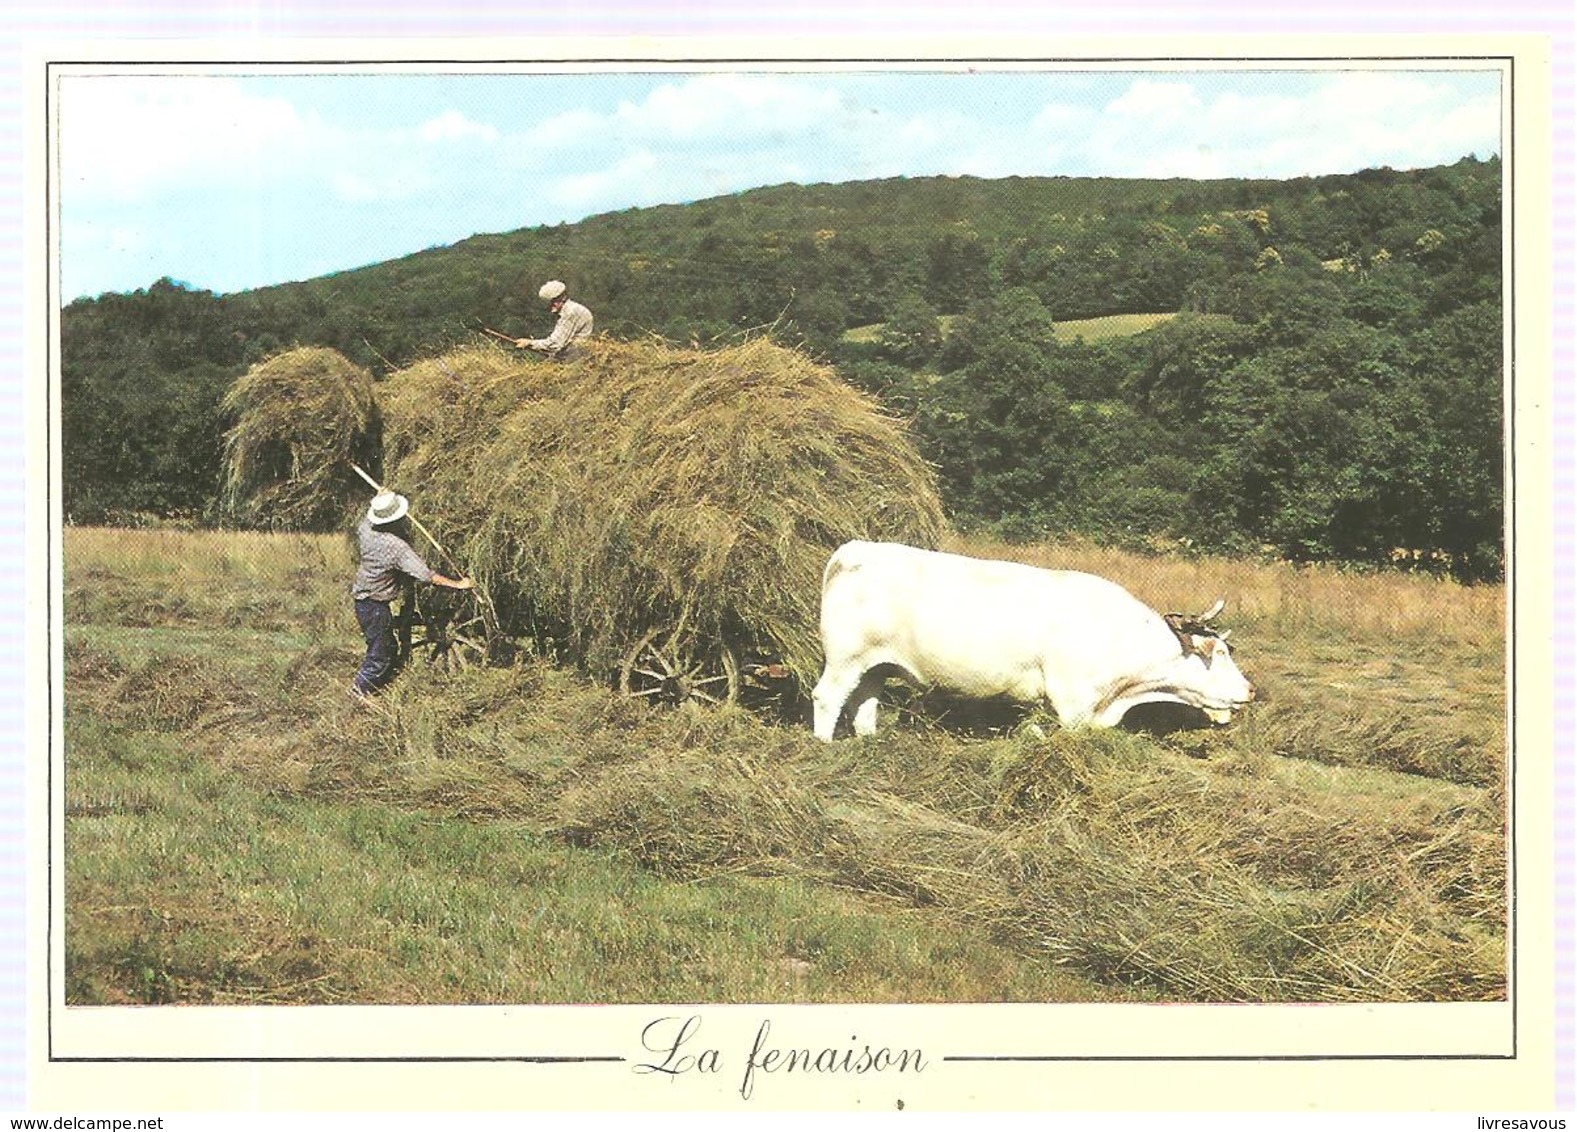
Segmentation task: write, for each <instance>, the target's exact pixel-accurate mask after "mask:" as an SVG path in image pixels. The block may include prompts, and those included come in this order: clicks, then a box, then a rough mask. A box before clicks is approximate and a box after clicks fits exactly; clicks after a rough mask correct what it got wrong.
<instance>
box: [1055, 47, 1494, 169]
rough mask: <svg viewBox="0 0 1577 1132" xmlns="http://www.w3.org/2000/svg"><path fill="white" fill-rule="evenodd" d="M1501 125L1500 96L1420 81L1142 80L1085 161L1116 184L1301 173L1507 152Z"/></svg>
mask: <svg viewBox="0 0 1577 1132" xmlns="http://www.w3.org/2000/svg"><path fill="white" fill-rule="evenodd" d="M1042 120H1046V121H1050V122H1056V121H1058V119H1057V118H1054V117H1052V118H1048V116H1047V115H1045V114H1043V115H1042ZM1499 124H1500V117H1499V111H1498V107H1497V105H1496V100H1495V99H1494V98H1493V97H1490V98H1484V99H1479V100H1477V101H1476V102H1474V103H1469V104H1463V103H1461V101H1460V99H1459V97H1458V96H1457V95H1456V94H1455V92H1454V91H1453V90H1452V89H1451V88H1450V87H1449V86H1448V85H1446V84H1444V83H1442V82H1439V81H1437V80H1435V79H1434V78H1432V77H1431V76H1429V75H1424V74H1418V73H1409V74H1389V73H1382V72H1338V73H1335V74H1332V75H1330V76H1327V77H1322V78H1320V79H1319V80H1318V81H1316V82H1315V83H1314V84H1313V85H1312V86H1311V87H1309V88H1308V89H1307V90H1306V91H1305V92H1303V93H1300V94H1287V93H1281V92H1278V91H1277V90H1276V89H1275V84H1274V83H1269V84H1265V86H1264V87H1263V88H1262V89H1261V90H1260V91H1259V92H1255V93H1245V92H1243V91H1225V92H1222V93H1219V94H1216V95H1214V96H1206V95H1202V94H1201V93H1200V85H1199V84H1195V83H1192V82H1176V81H1165V82H1161V81H1155V80H1151V79H1139V80H1136V81H1135V82H1134V83H1133V84H1132V85H1131V86H1130V87H1129V88H1128V89H1127V90H1126V91H1124V92H1123V93H1122V94H1121V95H1119V96H1118V97H1117V98H1115V99H1113V100H1112V101H1111V102H1110V103H1108V104H1107V106H1106V107H1105V108H1104V111H1103V112H1102V114H1101V117H1100V121H1099V123H1098V125H1097V126H1096V127H1095V129H1094V130H1093V132H1092V134H1091V136H1090V139H1089V141H1088V143H1087V145H1086V146H1085V147H1084V155H1085V161H1086V164H1087V166H1088V168H1089V170H1090V171H1091V172H1094V173H1097V174H1102V175H1107V176H1136V177H1201V178H1206V177H1295V176H1305V175H1316V174H1322V173H1344V172H1352V171H1355V170H1357V169H1361V168H1365V167H1370V166H1376V165H1390V166H1393V167H1396V168H1407V167H1417V166H1424V165H1433V164H1437V163H1443V162H1449V161H1454V160H1456V159H1457V158H1459V157H1462V156H1463V155H1465V154H1467V153H1473V152H1477V153H1479V154H1480V155H1487V154H1488V153H1489V152H1491V151H1494V152H1498V151H1499V143H1498V138H1499Z"/></svg>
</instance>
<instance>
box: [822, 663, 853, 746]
mask: <svg viewBox="0 0 1577 1132" xmlns="http://www.w3.org/2000/svg"><path fill="white" fill-rule="evenodd" d="M859 683H860V673H859V672H857V671H856V672H853V673H850V672H848V671H839V670H837V669H835V668H834V667H833V666H832V665H830V664H829V665H828V666H827V667H826V669H824V670H823V671H822V674H821V679H820V680H818V681H816V687H815V690H814V691H812V692H811V704H812V706H813V708H814V711H815V717H814V721H813V724H812V728H813V730H814V731H815V734H816V738H818V739H821V740H823V741H824V742H828V743H830V742H832V734H833V732H834V731H836V730H837V729H838V720H840V719H841V718H843V705H844V704H846V703H848V702H849V695H850V693H852V692H853V691H854V689H855V688H856V687H857V686H858V685H859Z"/></svg>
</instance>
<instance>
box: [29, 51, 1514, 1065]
mask: <svg viewBox="0 0 1577 1132" xmlns="http://www.w3.org/2000/svg"><path fill="white" fill-rule="evenodd" d="M1467 61H1473V62H1484V63H1499V64H1501V65H1503V67H1504V69H1505V71H1506V74H1507V87H1508V89H1507V94H1506V97H1507V101H1508V103H1509V113H1508V118H1509V122H1510V126H1509V133H1510V134H1511V140H1512V141H1513V142H1514V141H1515V135H1516V120H1517V118H1516V93H1517V86H1516V57H1515V56H1511V55H1420V56H1349V57H1343V58H1341V59H1335V58H1326V57H1318V56H1289V57H1274V56H1264V57H1254V58H1243V57H1234V58H1219V57H1197V58H1196V57H1187V56H1165V57H1144V58H1134V57H1127V58H1044V57H1036V58H1031V57H1023V58H1019V57H1008V58H990V59H980V58H974V59H970V58H951V59H912V58H888V59H832V60H828V59H825V58H821V59H764V60H750V59H695V60H691V59H664V60H655V61H654V60H651V59H591V60H588V59H559V60H483V61H477V60H464V59H454V60H421V59H406V60H381V61H380V60H328V61H324V60H307V61H302V60H292V61H290V62H289V63H287V64H285V65H286V66H306V67H329V66H346V65H365V66H379V65H381V64H385V63H395V62H398V63H402V64H414V65H417V66H423V65H433V64H437V63H442V62H449V63H453V64H457V65H458V64H470V63H478V62H479V63H481V64H482V65H487V64H488V63H498V64H505V63H516V62H518V63H520V64H523V65H539V64H540V65H552V64H555V63H563V64H575V63H580V64H586V63H613V64H627V63H628V64H639V63H642V62H647V63H651V62H658V63H661V64H663V65H665V66H667V65H684V64H689V63H696V64H701V63H705V64H718V63H723V64H735V63H739V64H747V65H749V64H754V65H790V64H793V63H834V64H838V65H844V64H848V65H858V64H860V63H883V62H885V63H912V64H917V65H920V66H924V65H927V64H934V65H947V64H950V63H952V64H960V63H963V64H967V63H970V62H981V63H991V64H1001V63H1008V64H1012V63H1024V64H1041V65H1047V64H1054V63H1077V64H1086V63H1122V62H1129V63H1200V62H1208V63H1231V62H1243V63H1288V62H1309V63H1315V62H1320V63H1343V62H1346V63H1363V62H1392V63H1394V62H1419V63H1423V62H1467ZM116 62H117V61H104V60H80V61H72V60H50V61H48V62H47V63H46V64H45V68H44V77H45V97H44V99H43V114H44V129H45V137H46V138H53V137H54V132H53V131H51V130H50V128H49V126H50V113H51V108H52V107H53V105H54V102H55V99H54V86H53V82H52V80H53V78H54V77H55V74H54V73H55V72H56V71H58V70H60V69H62V68H65V67H70V66H113V65H116ZM118 62H120V63H122V64H125V65H128V66H130V65H135V66H136V67H137V68H139V69H146V68H147V67H150V66H171V65H187V64H191V65H194V66H204V65H207V66H217V67H236V66H265V65H269V61H266V60H256V61H238V60H230V61H213V60H162V61H161V60H121V61H118ZM1503 140H1504V139H1503ZM55 141H56V143H57V144H54V145H47V146H46V159H45V168H44V187H45V223H44V227H45V236H46V239H45V247H44V258H45V265H44V279H45V289H46V296H45V297H46V302H47V303H48V306H47V308H46V309H47V311H49V315H48V316H47V317H48V318H53V317H54V313H55V309H56V306H57V304H56V303H55V302H54V297H55V296H54V284H55V264H54V257H53V246H54V240H53V236H54V229H55V217H54V210H53V209H52V208H51V207H49V202H50V199H51V193H50V190H51V188H52V187H53V185H54V183H55V180H56V178H55V175H54V174H55V168H54V158H55V156H56V155H57V154H58V138H57V139H55ZM1516 165H1517V150H1516V146H1515V145H1514V144H1513V146H1512V150H1511V155H1510V161H1509V162H1508V163H1507V166H1506V172H1505V174H1504V176H1505V180H1506V194H1505V195H1506V196H1507V197H1508V198H1509V199H1508V200H1507V201H1506V202H1505V207H1506V209H1507V210H1508V219H1507V221H1506V222H1505V224H1506V228H1504V229H1503V230H1504V231H1505V232H1506V236H1505V243H1506V247H1507V262H1506V263H1504V264H1503V265H1502V271H1503V279H1504V288H1505V295H1506V299H1507V303H1508V306H1509V308H1510V309H1509V310H1508V311H1507V312H1506V316H1505V317H1506V319H1507V324H1508V329H1509V330H1510V342H1509V344H1508V347H1507V357H1506V373H1505V376H1504V380H1505V382H1506V388H1507V413H1508V417H1507V421H1506V428H1505V436H1506V444H1507V459H1506V465H1507V478H1508V481H1509V483H1508V486H1509V487H1510V488H1511V489H1512V491H1511V494H1512V496H1513V498H1514V496H1515V488H1516V482H1517V450H1516V403H1517V388H1516V351H1517V334H1516V326H1517V300H1516V293H1517V277H1516V239H1515V236H1516V207H1517V200H1516ZM45 357H46V360H47V362H48V363H49V366H50V368H49V371H48V372H49V375H50V380H48V381H46V383H45V394H44V408H45V417H46V420H45V436H46V440H47V443H46V445H45V455H44V461H45V475H46V480H45V483H46V497H47V495H48V493H49V491H50V490H51V489H52V488H53V484H54V471H55V469H54V459H53V455H54V440H55V416H56V414H55V412H54V409H55V404H54V382H53V374H54V373H55V372H56V371H57V369H58V364H57V363H58V361H59V359H58V358H57V357H56V352H55V342H54V338H53V335H50V334H48V333H47V327H46V347H45ZM1506 503H1507V500H1506V497H1505V495H1504V494H1503V496H1502V506H1503V508H1505V516H1506V549H1507V560H1508V562H1511V563H1513V565H1514V564H1515V547H1516V541H1517V522H1516V507H1515V505H1512V506H1510V507H1507V506H1506ZM54 533H55V532H54V528H53V522H52V520H50V521H46V523H45V534H44V541H45V552H46V555H47V559H46V564H45V573H46V579H47V587H46V589H47V592H46V593H45V596H44V607H45V616H46V624H45V633H44V637H45V646H46V652H47V654H48V655H47V656H46V658H45V659H46V664H47V665H48V672H47V673H46V676H45V688H46V694H47V695H48V697H49V700H48V704H47V705H46V707H47V710H46V717H47V718H46V725H45V738H46V743H47V745H48V746H47V754H48V760H47V763H46V769H45V783H46V799H45V802H46V805H45V831H46V838H47V843H46V851H45V883H46V886H47V890H46V893H45V906H46V909H47V913H46V918H45V929H44V931H45V947H46V953H45V961H44V967H45V983H46V985H45V1012H46V1021H45V1031H46V1050H47V1054H46V1057H47V1060H48V1061H50V1062H62V1063H70V1062H137V1063H159V1062H171V1061H173V1062H193V1063H202V1062H213V1061H221V1062H229V1061H238V1062H243V1063H251V1062H256V1061H261V1062H268V1061H281V1062H292V1063H295V1062H320V1061H321V1062H330V1063H333V1062H373V1063H385V1062H392V1063H412V1062H414V1063H421V1062H433V1061H437V1062H444V1061H463V1062H471V1061H506V1062H508V1061H513V1062H528V1063H530V1062H538V1063H541V1062H555V1061H571V1062H583V1061H595V1062H608V1061H622V1060H623V1059H622V1058H552V1057H541V1058H520V1057H501V1058H468V1057H461V1058H431V1057H408V1058H356V1057H346V1058H339V1057H331V1058H300V1059H298V1058H278V1059H258V1058H143V1057H136V1056H127V1057H104V1058H88V1057H65V1056H61V1057H57V1056H56V1055H55V1052H54V1043H55V1026H54V1022H55V1011H54V1006H55V1003H54V893H55V885H54V880H55V860H54V854H53V852H52V850H53V844H54V819H55V814H54V786H55V782H54V771H55V767H54V757H53V754H54V739H55V735H56V722H57V721H56V719H55V713H54V691H55V672H54V664H53V655H54V644H55V633H54V606H55V601H54V597H55V580H56V579H55V569H54V554H53V550H54ZM1506 584H1507V608H1508V635H1507V643H1508V646H1510V647H1508V650H1507V674H1508V680H1507V683H1508V689H1507V691H1508V697H1509V702H1508V705H1507V728H1508V752H1509V753H1510V755H1511V759H1510V773H1509V775H1508V782H1507V785H1508V787H1509V792H1510V801H1509V810H1510V818H1511V836H1510V837H1509V838H1508V843H1509V844H1508V847H1507V848H1508V865H1509V866H1510V878H1511V879H1512V881H1513V883H1511V884H1508V886H1507V889H1508V908H1507V927H1508V931H1509V934H1510V946H1509V951H1510V960H1509V963H1508V970H1507V999H1506V1001H1507V1004H1508V1005H1509V1006H1510V1008H1511V1046H1512V1050H1511V1053H1510V1054H1509V1055H1507V1054H1466V1055H1437V1054H1336V1055H1310V1056H1307V1057H1305V1056H1289V1057H1274V1056H1255V1055H1227V1056H1216V1055H1197V1056H1192V1055H1190V1056H1165V1057H1153V1058H1152V1057H1131V1056H1125V1055H1110V1056H1106V1055H1092V1056H1072V1057H1061V1056H1051V1055H1047V1056H1042V1055H1001V1056H997V1055H956V1056H949V1057H944V1058H943V1060H944V1061H975V1060H979V1061H1026V1062H1063V1061H1067V1062H1085V1061H1114V1062H1149V1061H1179V1062H1198V1061H1206V1062H1209V1061H1223V1062H1232V1061H1288V1060H1291V1061H1355V1060H1356V1061H1397V1060H1403V1061H1411V1060H1451V1061H1456V1060H1515V1059H1516V1058H1517V1057H1518V1056H1519V1050H1520V1044H1519V1041H1520V1036H1521V1031H1520V1021H1521V1010H1520V1004H1519V1001H1518V996H1517V985H1518V959H1519V955H1518V952H1519V947H1518V939H1519V933H1518V930H1517V928H1518V920H1517V909H1518V900H1517V896H1518V894H1517V889H1516V884H1515V883H1514V882H1515V878H1516V876H1517V856H1518V854H1517V849H1518V838H1517V829H1518V824H1517V790H1516V777H1517V776H1516V764H1517V760H1516V757H1515V755H1516V749H1517V741H1516V734H1517V713H1516V703H1517V663H1516V648H1515V645H1514V641H1515V631H1514V630H1515V627H1516V619H1517V573H1516V570H1515V568H1513V569H1512V570H1511V571H1509V572H1508V577H1507V582H1506Z"/></svg>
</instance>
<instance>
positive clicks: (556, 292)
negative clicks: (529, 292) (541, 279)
mask: <svg viewBox="0 0 1577 1132" xmlns="http://www.w3.org/2000/svg"><path fill="white" fill-rule="evenodd" d="M567 290H569V288H568V287H566V286H564V284H563V283H560V282H559V281H558V280H557V279H549V280H548V281H547V282H546V283H544V284H542V289H541V290H540V291H538V292H537V294H538V295H540V296H541V297H542V301H543V302H545V303H551V302H552V301H553V300H554V299H556V298H558V297H559V296H560V295H562V294H563V293H564V292H565V291H567Z"/></svg>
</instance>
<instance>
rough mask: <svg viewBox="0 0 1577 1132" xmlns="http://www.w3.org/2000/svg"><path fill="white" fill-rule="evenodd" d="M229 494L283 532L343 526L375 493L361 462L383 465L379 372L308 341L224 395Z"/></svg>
mask: <svg viewBox="0 0 1577 1132" xmlns="http://www.w3.org/2000/svg"><path fill="white" fill-rule="evenodd" d="M223 408H224V411H225V412H226V413H228V414H230V415H231V416H232V417H234V418H235V424H234V425H233V426H232V427H231V428H230V430H229V432H227V433H226V434H225V490H224V494H225V500H226V503H227V506H228V508H229V510H230V511H231V512H232V513H233V514H235V515H237V516H238V517H240V518H243V519H246V520H249V521H251V522H255V523H258V524H260V525H263V526H268V527H273V528H276V529H280V530H300V531H325V530H331V529H334V528H335V527H338V526H341V525H343V524H344V522H345V521H346V519H347V517H348V516H349V515H351V514H353V513H354V512H355V510H356V509H357V505H358V503H360V502H362V501H363V500H364V498H365V496H366V494H367V493H366V489H365V487H364V486H363V485H362V483H361V481H360V480H359V479H358V478H357V477H356V475H355V473H354V472H353V471H352V470H351V464H352V463H359V464H361V465H363V466H365V465H366V464H368V463H370V462H371V463H375V462H376V459H375V458H376V457H377V455H378V446H379V438H378V432H379V425H378V407H377V404H376V402H375V401H374V400H373V394H372V375H371V374H369V373H368V372H367V371H366V370H364V369H361V368H360V367H359V366H356V365H354V364H352V363H351V362H350V361H348V360H347V359H346V358H345V357H344V356H343V355H341V354H339V353H338V352H336V351H334V350H330V349H326V348H323V347H317V346H302V347H297V348H295V349H291V350H286V351H284V352H283V353H280V354H276V355H274V356H273V357H271V358H269V359H268V360H267V361H264V362H262V363H260V364H258V365H255V366H253V367H252V368H251V369H250V370H248V371H247V373H246V374H245V375H244V376H243V377H242V378H241V379H240V380H239V381H237V382H236V383H235V385H234V386H232V387H231V389H230V391H229V392H228V393H227V394H225V398H224V402H223Z"/></svg>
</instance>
